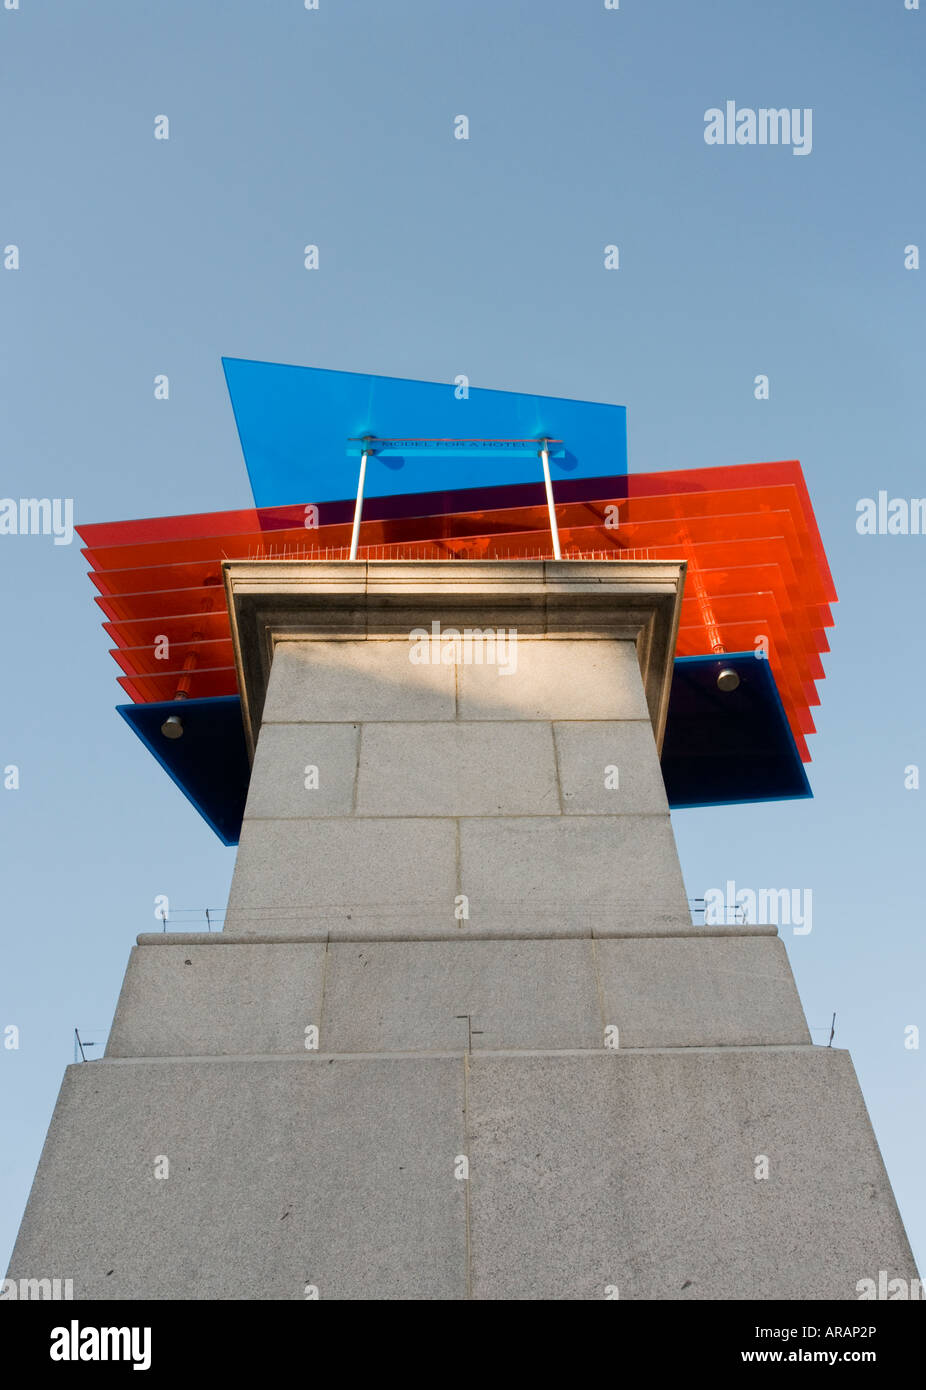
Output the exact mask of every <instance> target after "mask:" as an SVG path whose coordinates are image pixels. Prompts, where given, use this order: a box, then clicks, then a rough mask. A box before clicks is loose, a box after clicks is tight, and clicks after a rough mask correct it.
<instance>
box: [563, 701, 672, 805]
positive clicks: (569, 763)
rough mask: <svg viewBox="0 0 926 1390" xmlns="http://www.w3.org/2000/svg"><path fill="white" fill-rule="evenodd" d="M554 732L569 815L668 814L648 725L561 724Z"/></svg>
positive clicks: (640, 722)
mask: <svg viewBox="0 0 926 1390" xmlns="http://www.w3.org/2000/svg"><path fill="white" fill-rule="evenodd" d="M553 733H554V737H555V739H556V764H557V768H558V770H559V781H560V788H561V793H562V805H563V810H564V812H565V813H566V814H567V815H574V816H620V815H654V814H660V813H662V814H667V813H668V810H669V803H668V800H667V799H666V789H665V784H664V783H663V780H662V772H661V770H660V767H659V756H658V754H657V752H656V743H655V740H654V739H653V730H652V726H651V725H650V723H649V721H648V720H646V721H644V720H625V721H622V722H620V723H616V722H614V721H611V720H602V721H600V722H598V721H590V722H588V723H580V722H568V723H557V724H554V725H553ZM615 784H616V785H615Z"/></svg>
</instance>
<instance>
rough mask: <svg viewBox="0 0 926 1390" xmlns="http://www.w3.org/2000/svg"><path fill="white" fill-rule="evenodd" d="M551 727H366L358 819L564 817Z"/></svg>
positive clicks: (503, 724) (362, 748)
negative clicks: (539, 815) (405, 817)
mask: <svg viewBox="0 0 926 1390" xmlns="http://www.w3.org/2000/svg"><path fill="white" fill-rule="evenodd" d="M559 809H560V807H559V795H558V790H557V785H556V760H555V758H554V754H553V737H552V734H551V731H550V726H549V724H541V723H524V724H521V723H515V724H505V723H502V724H490V723H481V722H475V723H471V724H463V723H456V724H450V723H431V724H411V723H409V724H398V723H393V724H365V725H364V726H363V739H362V743H361V754H360V773H359V777H358V781H357V814H358V815H362V816H363V815H373V816H501V815H529V814H538V813H539V814H544V813H546V814H553V813H558V812H559Z"/></svg>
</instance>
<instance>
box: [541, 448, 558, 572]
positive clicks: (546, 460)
mask: <svg viewBox="0 0 926 1390" xmlns="http://www.w3.org/2000/svg"><path fill="white" fill-rule="evenodd" d="M547 442H548V441H547V440H546V439H544V440H542V441H541V445H540V457H541V458H542V459H543V485H544V487H545V488H546V490H547V511H548V512H549V513H550V535H551V536H552V537H553V558H554V560H561V559H562V558H563V557H562V554H561V553H560V548H559V527H558V526H557V524H556V508H555V507H554V505H553V479H552V478H551V477H550V451H549V450H548V449H547Z"/></svg>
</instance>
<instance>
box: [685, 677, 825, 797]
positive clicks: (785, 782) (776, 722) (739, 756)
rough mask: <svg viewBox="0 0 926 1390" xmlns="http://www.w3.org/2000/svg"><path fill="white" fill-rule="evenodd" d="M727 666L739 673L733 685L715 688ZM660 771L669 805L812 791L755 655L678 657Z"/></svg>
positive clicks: (776, 699)
mask: <svg viewBox="0 0 926 1390" xmlns="http://www.w3.org/2000/svg"><path fill="white" fill-rule="evenodd" d="M726 667H730V668H732V669H733V670H734V671H736V673H737V675H738V676H739V678H740V683H739V685H738V687H737V688H736V689H735V690H729V691H722V690H719V689H718V687H717V677H718V675H719V674H720V672H721V671H722V670H724V668H726ZM662 776H663V780H664V782H665V786H666V795H667V796H668V798H669V805H670V806H671V807H672V808H673V809H674V810H680V809H682V808H683V807H687V806H723V805H730V804H733V803H736V802H749V801H790V800H795V799H797V798H799V797H808V796H812V795H813V793H812V792H811V790H810V783H809V782H808V781H807V774H806V773H805V771H804V765H803V763H802V762H801V757H800V754H799V753H798V751H797V746H796V744H795V742H794V736H793V734H792V733H791V728H790V725H789V724H788V719H787V715H786V714H785V712H784V708H783V706H782V703H781V698H780V696H779V694H778V688H777V686H776V685H775V677H774V675H773V674H772V669H771V666H770V665H769V663H768V661H762V660H757V659H756V656H755V653H754V652H734V653H731V652H725V653H724V654H723V655H722V656H683V657H677V658H676V661H675V670H674V673H673V677H672V691H671V694H670V696H669V713H668V718H667V720H666V732H665V738H664V739H663V745H662Z"/></svg>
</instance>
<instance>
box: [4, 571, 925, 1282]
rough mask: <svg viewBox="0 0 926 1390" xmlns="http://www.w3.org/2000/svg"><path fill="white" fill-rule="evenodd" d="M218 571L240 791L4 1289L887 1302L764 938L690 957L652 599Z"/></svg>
mask: <svg viewBox="0 0 926 1390" xmlns="http://www.w3.org/2000/svg"><path fill="white" fill-rule="evenodd" d="M225 571H226V591H227V594H228V600H229V608H230V612H231V616H232V627H233V634H234V639H235V648H236V660H237V663H238V670H239V681H240V686H241V690H242V696H243V702H244V714H245V724H246V733H247V738H248V742H249V746H250V748H251V750H252V754H253V769H252V779H251V787H250V794H249V798H248V803H247V808H246V813H245V819H244V825H243V828H242V835H241V844H240V849H239V852H238V859H237V864H236V869H235V875H234V881H233V884H232V890H231V895H230V900H229V907H228V915H227V920H226V926H225V930H224V932H222V933H221V934H215V935H211V936H210V935H204V934H200V935H183V934H163V935H145V936H142V937H139V939H138V945H137V946H136V947H135V948H134V950H133V952H132V955H131V958H130V962H129V967H128V970H127V972H126V977H125V982H124V985H123V989H122V993H121V996H120V999H119V1004H118V1007H117V1010H116V1017H115V1020H114V1023H113V1028H112V1032H111V1035H110V1039H109V1045H108V1048H107V1054H106V1057H105V1059H103V1060H102V1061H99V1062H91V1063H86V1064H83V1065H81V1066H78V1067H71V1068H69V1069H68V1072H67V1074H66V1077H65V1082H64V1085H63V1087H62V1091H61V1096H60V1098H59V1102H58V1107H57V1109H56V1111H55V1114H54V1117H53V1119H52V1124H51V1128H50V1131H49V1137H48V1140H47V1142H46V1146H45V1150H44V1153H43V1156H42V1160H41V1163H40V1166H39V1170H38V1174H37V1176H36V1181H35V1185H34V1188H33V1192H32V1196H31V1198H30V1201H29V1206H28V1209H27V1212H26V1216H25V1218H24V1221H23V1226H22V1230H21V1232H20V1237H19V1241H18V1243H17V1246H16V1250H15V1252H14V1256H13V1263H12V1267H11V1275H12V1276H13V1277H16V1278H20V1277H30V1276H32V1277H36V1276H48V1277H53V1276H58V1277H62V1278H65V1277H70V1278H73V1280H74V1290H75V1296H76V1297H90V1298H101V1299H104V1298H201V1299H206V1298H229V1299H231V1298H244V1299H280V1298H282V1299H302V1298H305V1297H306V1296H314V1295H313V1290H317V1293H318V1296H319V1297H322V1298H345V1299H425V1300H436V1299H440V1300H457V1299H460V1300H463V1299H480V1300H482V1299H513V1300H521V1299H564V1300H572V1299H603V1298H611V1297H614V1296H615V1293H614V1290H615V1289H616V1290H618V1291H619V1292H618V1295H617V1296H619V1297H621V1298H628V1299H676V1298H686V1299H687V1298H694V1299H744V1298H763V1299H775V1298H785V1299H819V1298H845V1299H853V1298H856V1297H857V1296H858V1293H857V1289H856V1286H857V1284H858V1283H859V1281H861V1280H863V1279H866V1278H873V1279H875V1280H877V1278H878V1274H879V1272H880V1271H882V1270H885V1271H887V1274H888V1277H889V1278H895V1277H900V1278H904V1279H907V1280H909V1279H912V1278H913V1277H915V1269H914V1266H913V1261H912V1257H911V1254H910V1250H909V1246H908V1244H907V1241H906V1236H905V1234H904V1231H903V1227H902V1225H901V1222H900V1218H899V1215H898V1213H897V1209H896V1205H895V1203H894V1199H893V1194H892V1193H891V1189H890V1184H889V1182H888V1179H887V1176H886V1174H885V1171H884V1166H883V1163H882V1161H881V1156H880V1154H879V1152H878V1147H877V1143H876V1141H875V1138H874V1135H873V1133H872V1130H871V1126H870V1123H869V1121H868V1116H867V1113H866V1111H865V1106H864V1102H863V1100H862V1096H861V1093H860V1090H859V1087H858V1082H857V1080H856V1077H855V1073H854V1071H853V1069H852V1065H851V1062H850V1060H849V1057H848V1055H847V1054H846V1053H844V1052H840V1051H836V1050H832V1049H827V1048H815V1047H813V1046H812V1045H811V1042H810V1036H809V1033H808V1030H807V1025H806V1021H805V1019H804V1014H803V1010H802V1008H801V1005H800V1001H799V999H798V995H797V991H796V989H795V986H794V980H793V977H792V974H791V970H790V966H789V964H788V960H787V956H786V954H785V950H784V946H783V944H782V942H781V941H780V940H779V939H778V937H777V933H776V931H775V929H774V928H771V927H736V928H734V927H730V928H705V927H695V926H693V925H692V924H691V920H690V915H689V912H688V908H687V902H686V896H685V889H684V885H683V882H682V876H681V871H680V867H679V863H678V856H677V853H676V850H675V844H674V840H673V837H672V831H671V825H670V819H669V812H668V806H667V803H666V797H665V791H664V788H663V784H662V777H661V773H660V768H659V748H660V744H661V740H662V733H663V728H664V723H665V715H666V706H667V700H668V690H669V682H670V680H671V672H672V659H673V654H674V650H675V644H676V635H677V629H678V621H679V612H680V603H681V591H682V583H683V579H684V566H683V565H680V564H663V563H656V562H642V563H641V562H628V563H621V562H610V563H598V564H593V563H584V562H581V563H579V562H570V561H566V562H553V563H532V562H511V563H497V562H494V561H493V562H446V563H432V562H408V563H395V562H388V563H387V562H382V563H358V564H351V563H330V564H313V563H299V562H290V561H264V562H260V563H250V562H230V563H228V564H227V565H226V567H225ZM467 631H468V632H469V638H468V639H467V636H466V633H467ZM454 632H457V633H459V641H458V640H457V638H456V637H454V636H453V634H454ZM467 643H468V645H467ZM447 653H449V656H448V655H447ZM435 654H436V659H435ZM163 1160H166V1161H167V1163H168V1168H169V1172H168V1174H167V1175H166V1176H165V1175H164V1174H163ZM159 1164H160V1166H161V1170H162V1171H161V1174H160V1176H159V1175H158V1165H159Z"/></svg>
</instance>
